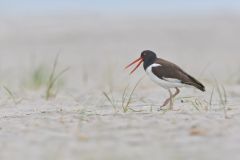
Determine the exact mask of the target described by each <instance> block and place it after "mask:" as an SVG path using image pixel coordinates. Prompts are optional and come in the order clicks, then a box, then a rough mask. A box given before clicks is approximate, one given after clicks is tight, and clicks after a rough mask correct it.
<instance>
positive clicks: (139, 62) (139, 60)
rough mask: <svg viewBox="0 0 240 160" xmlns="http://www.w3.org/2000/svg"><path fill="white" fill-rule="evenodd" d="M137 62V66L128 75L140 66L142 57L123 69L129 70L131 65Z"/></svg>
mask: <svg viewBox="0 0 240 160" xmlns="http://www.w3.org/2000/svg"><path fill="white" fill-rule="evenodd" d="M137 62H138V64H137V65H136V67H135V68H134V69H133V70H132V71H131V72H130V74H132V73H133V72H134V71H135V70H136V69H137V68H138V67H139V66H140V64H141V63H142V62H143V59H142V57H140V58H138V59H136V60H135V61H133V62H132V63H130V64H129V65H127V66H126V67H125V69H127V68H129V67H130V66H131V65H133V64H135V63H137Z"/></svg>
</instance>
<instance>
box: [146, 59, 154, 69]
mask: <svg viewBox="0 0 240 160" xmlns="http://www.w3.org/2000/svg"><path fill="white" fill-rule="evenodd" d="M155 59H156V58H149V59H146V60H144V62H143V68H144V70H146V69H147V68H148V67H149V66H150V65H152V64H153V63H154V62H155Z"/></svg>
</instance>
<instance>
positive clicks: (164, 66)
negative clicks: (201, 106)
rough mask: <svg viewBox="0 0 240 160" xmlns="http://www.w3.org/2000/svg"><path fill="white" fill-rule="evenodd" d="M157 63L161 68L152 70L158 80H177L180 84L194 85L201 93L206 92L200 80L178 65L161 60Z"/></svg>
mask: <svg viewBox="0 0 240 160" xmlns="http://www.w3.org/2000/svg"><path fill="white" fill-rule="evenodd" d="M155 63H156V64H160V66H157V67H153V68H152V72H153V73H154V74H155V75H156V76H157V77H158V78H161V79H163V80H168V79H169V78H171V79H176V81H180V83H183V84H187V85H192V86H194V87H196V88H198V89H200V90H201V91H205V87H204V86H203V85H202V84H201V83H200V82H199V81H198V80H196V79H195V78H194V77H192V76H190V75H189V74H187V73H186V72H185V71H183V70H182V69H181V68H180V67H178V66H177V65H176V64H174V63H171V62H169V61H166V60H163V59H160V58H158V59H157V60H156V61H155Z"/></svg>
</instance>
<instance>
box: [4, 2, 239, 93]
mask: <svg viewBox="0 0 240 160" xmlns="http://www.w3.org/2000/svg"><path fill="white" fill-rule="evenodd" d="M239 9H240V1H237V0H230V1H229V0H210V1H209V0H202V1H190V0H182V1H178V0H170V1H163V0H160V1H157V0H149V1H146V0H131V1H127V0H123V1H110V0H102V1H97V0H92V1H86V0H68V1H67V0H51V1H48V0H42V1H36V0H22V1H17V0H1V1H0V56H1V58H0V69H1V70H0V74H1V80H2V81H3V82H4V83H12V84H17V86H19V85H21V84H22V83H24V81H25V79H26V77H27V75H29V73H31V72H33V70H34V69H35V70H36V69H37V68H38V67H39V66H41V65H42V66H48V65H49V66H51V64H52V63H53V61H54V57H55V56H56V55H57V54H60V59H59V61H60V65H62V66H60V68H61V67H66V66H69V67H70V70H69V71H68V72H67V74H68V76H65V77H66V78H65V79H66V83H67V84H68V87H69V88H79V89H81V90H82V89H83V88H87V89H91V88H92V89H96V87H100V88H101V87H104V86H106V85H109V84H111V85H113V83H114V84H115V85H118V84H119V83H121V82H122V81H123V80H124V79H126V78H128V74H127V72H125V71H123V70H122V68H123V67H124V65H126V64H127V63H128V62H130V61H131V60H132V59H135V58H136V57H138V56H139V54H140V52H141V51H142V50H145V49H150V50H153V51H155V52H156V53H157V54H158V56H159V57H162V58H165V59H168V60H170V61H173V62H175V63H177V64H178V65H180V66H182V67H183V68H184V69H185V70H187V71H188V72H190V73H191V74H193V75H195V76H196V77H197V78H199V79H201V80H209V79H212V77H216V78H217V79H219V80H221V81H224V82H227V83H236V82H239V81H240V80H239V76H238V75H237V74H236V73H239V70H240V67H239V58H240V54H239V51H240V44H239V43H240V30H239V28H240V16H239V13H240V10H239ZM96 69H97V71H96ZM143 74H144V72H143V70H142V69H140V70H139V71H138V72H137V75H136V76H139V75H140V76H142V75H143ZM15 77H18V78H15ZM18 83H21V84H18ZM12 84H11V85H12Z"/></svg>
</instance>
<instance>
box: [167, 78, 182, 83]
mask: <svg viewBox="0 0 240 160" xmlns="http://www.w3.org/2000/svg"><path fill="white" fill-rule="evenodd" d="M163 79H164V80H166V81H168V82H173V83H181V81H180V80H179V79H175V78H165V77H163Z"/></svg>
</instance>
